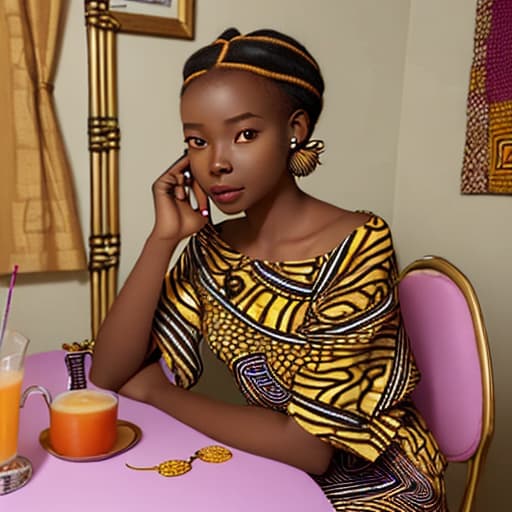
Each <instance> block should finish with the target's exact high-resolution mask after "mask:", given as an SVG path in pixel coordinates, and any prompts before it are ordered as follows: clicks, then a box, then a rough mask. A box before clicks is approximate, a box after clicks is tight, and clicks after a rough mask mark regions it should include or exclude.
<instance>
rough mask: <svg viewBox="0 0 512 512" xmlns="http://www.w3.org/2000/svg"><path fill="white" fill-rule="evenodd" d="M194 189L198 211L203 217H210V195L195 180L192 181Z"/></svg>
mask: <svg viewBox="0 0 512 512" xmlns="http://www.w3.org/2000/svg"><path fill="white" fill-rule="evenodd" d="M192 191H193V193H194V196H195V197H196V201H197V211H198V212H199V213H200V214H201V215H202V216H203V217H210V203H209V201H208V196H207V195H206V194H205V193H204V191H203V189H202V188H201V187H200V186H199V184H198V183H197V182H196V181H195V180H194V181H192Z"/></svg>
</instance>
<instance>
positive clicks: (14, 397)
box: [0, 330, 28, 467]
mask: <svg viewBox="0 0 512 512" xmlns="http://www.w3.org/2000/svg"><path fill="white" fill-rule="evenodd" d="M27 346H28V340H27V338H25V337H24V336H23V335H21V334H19V333H17V332H14V331H10V330H6V331H5V335H4V339H3V342H2V345H1V347H0V467H2V466H4V465H6V464H8V463H9V462H10V461H11V460H13V459H14V458H15V457H16V455H17V451H18V429H19V417H20V416H19V412H20V396H21V382H22V380H23V362H24V359H25V352H26V349H27Z"/></svg>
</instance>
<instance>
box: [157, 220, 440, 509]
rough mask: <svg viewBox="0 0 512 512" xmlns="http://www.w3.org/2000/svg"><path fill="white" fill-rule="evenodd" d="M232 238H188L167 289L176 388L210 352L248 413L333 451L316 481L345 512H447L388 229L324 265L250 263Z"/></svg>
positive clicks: (167, 337)
mask: <svg viewBox="0 0 512 512" xmlns="http://www.w3.org/2000/svg"><path fill="white" fill-rule="evenodd" d="M221 229H222V225H220V227H219V226H217V227H213V226H211V225H207V226H206V227H205V228H204V229H203V230H201V231H200V232H199V233H198V234H197V235H195V236H194V237H192V238H191V240H190V242H189V244H188V246H187V247H186V249H185V250H184V252H183V254H182V255H181V257H180V258H179V260H178V262H177V263H176V265H175V266H174V267H173V269H172V270H171V271H170V272H169V273H168V275H167V276H166V278H165V281H164V287H163V291H162V296H161V300H160V303H159V306H158V308H157V311H156V314H155V319H154V326H153V332H154V337H155V341H156V343H157V344H158V346H159V348H160V350H161V352H162V354H163V357H164V358H165V360H166V362H167V364H168V365H169V367H170V369H171V370H172V371H173V372H174V374H175V377H176V383H177V384H178V385H180V386H183V387H185V388H189V387H191V386H193V385H194V384H195V383H196V382H197V380H198V378H199V377H200V375H201V372H202V364H201V359H200V355H199V344H200V342H201V340H203V339H204V340H205V341H206V342H207V343H208V345H209V346H210V347H211V349H212V351H213V352H214V353H215V354H216V355H217V357H218V358H219V359H220V360H222V361H223V362H224V363H225V364H226V365H227V366H228V368H229V369H230V370H231V372H232V374H233V376H234V378H235V380H236V382H237V384H238V387H239V389H240V391H241V392H242V393H243V394H244V396H245V397H246V399H247V401H248V403H250V404H254V405H259V406H261V407H268V408H271V409H274V410H276V411H279V412H282V413H283V414H287V415H289V416H291V417H293V418H294V419H295V421H297V423H298V424H299V425H301V426H302V427H303V428H304V429H305V430H307V431H308V432H309V433H311V434H313V435H315V436H318V437H319V438H320V439H322V440H323V441H325V442H327V443H330V444H331V445H332V446H334V447H335V448H336V451H335V455H334V457H333V460H332V463H331V465H330V468H329V470H328V471H327V472H326V473H325V474H324V475H323V476H321V477H316V476H315V477H314V478H315V480H316V481H317V482H318V484H319V485H320V486H321V487H322V489H323V490H324V492H325V494H326V496H327V497H328V498H329V499H330V500H331V502H332V503H333V505H334V507H335V509H336V510H344V511H349V510H350V511H357V512H361V511H400V512H406V511H411V512H413V511H418V510H422V511H443V510H445V499H444V483H443V471H444V466H445V461H444V459H443V457H442V455H441V454H440V452H439V449H438V447H437V445H436V443H435V441H434V439H433V437H432V435H431V434H430V432H429V431H428V430H427V428H426V426H425V424H424V422H423V420H422V419H421V417H420V416H419V414H418V412H417V411H416V410H415V408H414V406H413V405H412V404H411V402H410V399H409V395H410V393H411V391H412V390H413V388H414V386H415V385H416V384H417V382H418V380H419V375H418V371H417V370H416V367H415V365H414V361H413V358H412V355H411V352H410V349H409V344H408V340H407V337H406V336H405V334H404V331H403V328H402V324H401V319H400V312H399V308H398V297H397V288H396V285H395V281H396V277H397V269H396V262H395V254H394V250H393V244H392V239H391V233H390V230H389V228H388V226H387V224H386V223H385V222H384V221H383V220H382V219H381V218H380V217H378V216H375V215H372V216H371V217H370V218H369V220H368V221H367V222H366V223H365V224H364V225H363V226H361V227H359V228H357V229H355V230H354V231H353V232H352V233H351V234H350V235H349V236H347V237H346V238H345V239H344V240H342V241H341V243H340V244H339V245H338V246H337V247H336V248H334V249H333V250H332V251H330V252H329V253H327V254H324V255H321V256H318V257H316V258H311V259H308V260H304V261H292V262H267V261H260V260H254V259H250V258H248V257H247V256H245V255H243V254H240V253H239V252H237V251H236V250H234V249H233V248H232V247H231V246H229V245H228V244H227V243H226V242H224V241H223V240H222V238H221V236H220V234H219V233H220V230H221Z"/></svg>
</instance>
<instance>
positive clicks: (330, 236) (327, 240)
mask: <svg viewBox="0 0 512 512" xmlns="http://www.w3.org/2000/svg"><path fill="white" fill-rule="evenodd" d="M371 217H372V215H371V214H370V213H367V212H361V211H351V210H345V209H344V208H339V207H337V206H334V205H331V204H328V203H323V205H321V206H320V207H319V213H318V223H317V226H318V228H320V229H318V234H319V235H320V236H321V238H322V239H323V240H322V242H321V245H324V246H329V245H331V246H335V245H336V244H338V243H339V242H340V241H341V240H344V239H345V238H346V237H347V236H349V235H350V234H351V233H352V232H354V231H355V230H356V229H358V228H360V227H362V226H364V225H365V224H366V223H367V222H368V220H369V219H370V218H371Z"/></svg>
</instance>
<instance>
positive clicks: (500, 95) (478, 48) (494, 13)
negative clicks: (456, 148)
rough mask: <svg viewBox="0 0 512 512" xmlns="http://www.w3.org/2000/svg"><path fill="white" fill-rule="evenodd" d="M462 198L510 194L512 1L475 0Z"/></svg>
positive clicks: (511, 188)
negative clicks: (468, 195)
mask: <svg viewBox="0 0 512 512" xmlns="http://www.w3.org/2000/svg"><path fill="white" fill-rule="evenodd" d="M461 192H462V193H463V194H512V0H478V1H477V12H476V27H475V37H474V49H473V64H472V67H471V77H470V84H469V92H468V100H467V125H466V144H465V148H464V161H463V166H462V180H461Z"/></svg>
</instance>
